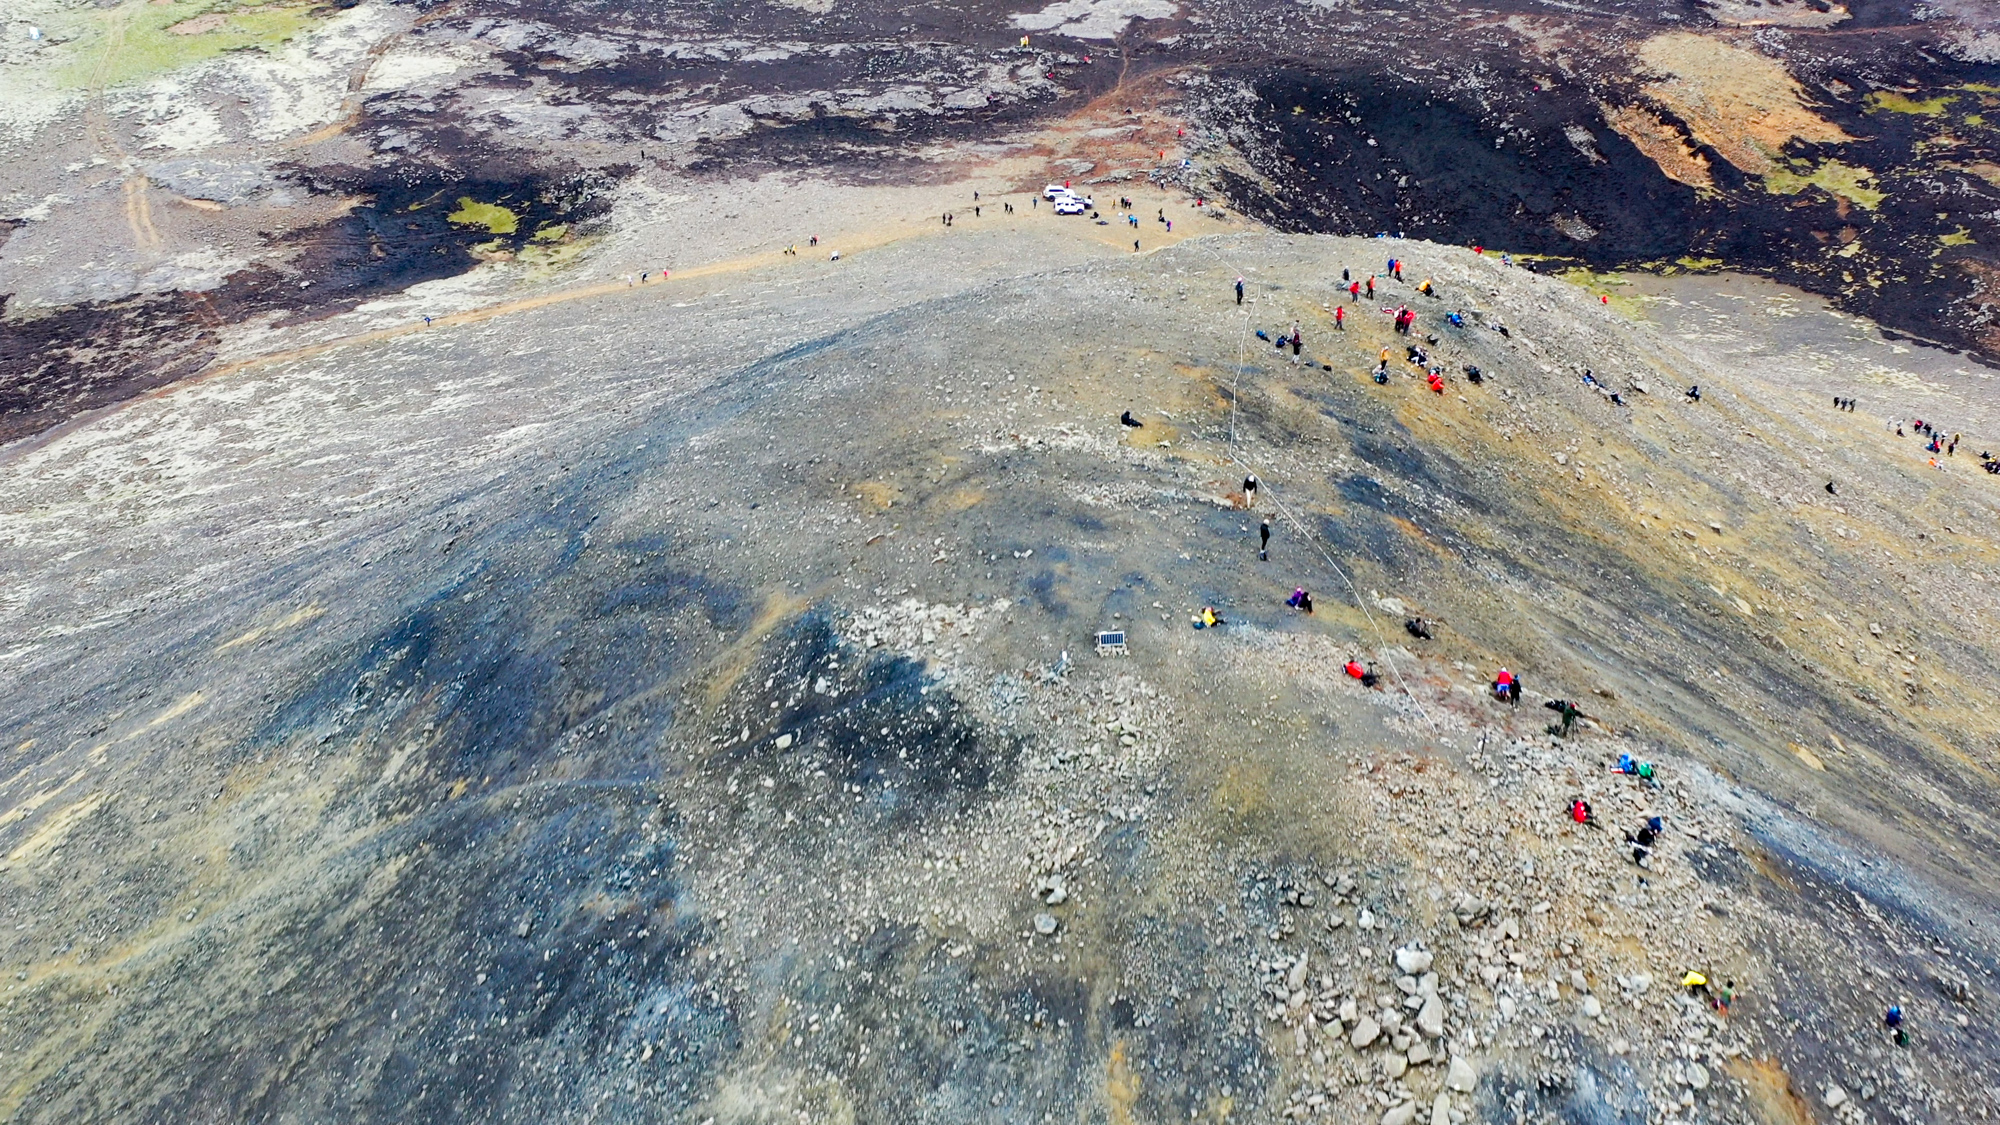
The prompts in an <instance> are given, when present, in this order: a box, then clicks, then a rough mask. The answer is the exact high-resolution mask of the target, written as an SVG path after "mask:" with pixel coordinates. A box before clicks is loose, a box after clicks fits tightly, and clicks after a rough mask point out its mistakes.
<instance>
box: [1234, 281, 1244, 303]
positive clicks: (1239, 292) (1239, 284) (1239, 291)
mask: <svg viewBox="0 0 2000 1125" xmlns="http://www.w3.org/2000/svg"><path fill="white" fill-rule="evenodd" d="M1236 303H1237V304H1239V305H1240V304H1242V303H1243V279H1242V278H1240V277H1239V278H1237V279H1236Z"/></svg>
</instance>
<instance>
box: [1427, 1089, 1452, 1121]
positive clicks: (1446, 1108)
mask: <svg viewBox="0 0 2000 1125" xmlns="http://www.w3.org/2000/svg"><path fill="white" fill-rule="evenodd" d="M1431 1125H1451V1095H1450V1094H1439V1095H1438V1096H1437V1097H1436V1098H1434V1099H1432V1101H1431Z"/></svg>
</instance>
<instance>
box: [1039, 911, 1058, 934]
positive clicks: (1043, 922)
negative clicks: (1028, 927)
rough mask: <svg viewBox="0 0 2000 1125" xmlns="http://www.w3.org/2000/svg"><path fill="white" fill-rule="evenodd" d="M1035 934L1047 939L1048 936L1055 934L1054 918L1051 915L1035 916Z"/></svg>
mask: <svg viewBox="0 0 2000 1125" xmlns="http://www.w3.org/2000/svg"><path fill="white" fill-rule="evenodd" d="M1035 932H1036V933H1038V934H1040V935H1042V936H1043V937H1047V936H1049V935H1050V934H1052V933H1055V932H1056V916H1055V915H1053V914H1037V915H1035Z"/></svg>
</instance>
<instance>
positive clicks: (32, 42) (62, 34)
mask: <svg viewBox="0 0 2000 1125" xmlns="http://www.w3.org/2000/svg"><path fill="white" fill-rule="evenodd" d="M89 12H90V4H89V3H87V2H86V0H7V3H6V4H4V5H0V107H4V108H0V155H4V154H6V153H9V152H13V151H17V150H19V149H21V148H24V147H26V146H27V144H28V143H29V142H31V141H33V140H34V139H35V136H36V135H37V134H38V133H40V132H41V131H42V129H43V127H44V126H46V125H48V123H49V122H51V121H54V120H55V119H56V118H58V117H61V116H62V115H63V114H64V113H65V112H68V111H70V110H73V109H75V108H76V107H77V106H80V105H82V104H83V91H81V90H76V89H64V88H63V86H62V85H61V83H59V82H58V81H57V80H56V74H57V72H58V71H60V70H62V69H63V68H64V67H67V66H69V65H70V64H72V63H73V62H75V61H76V60H77V54H76V52H77V47H76V40H77V39H78V38H79V34H78V33H79V31H80V25H81V23H82V21H83V20H84V19H86V18H88V14H89ZM36 31H39V32H40V37H39V38H37V37H36V35H35V32H36Z"/></svg>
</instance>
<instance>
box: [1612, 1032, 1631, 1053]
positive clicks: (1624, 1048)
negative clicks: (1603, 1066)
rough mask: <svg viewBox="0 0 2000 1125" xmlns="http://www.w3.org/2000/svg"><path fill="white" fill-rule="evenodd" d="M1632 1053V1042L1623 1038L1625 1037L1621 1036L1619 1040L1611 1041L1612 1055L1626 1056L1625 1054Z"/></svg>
mask: <svg viewBox="0 0 2000 1125" xmlns="http://www.w3.org/2000/svg"><path fill="white" fill-rule="evenodd" d="M1631 1051H1632V1042H1631V1040H1629V1039H1625V1038H1623V1037H1622V1036H1621V1037H1620V1038H1617V1039H1613V1040H1612V1041H1611V1053H1612V1054H1614V1055H1624V1054H1630V1053H1631Z"/></svg>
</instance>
